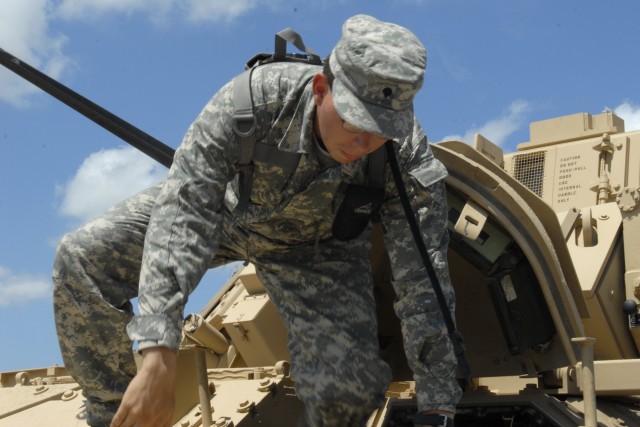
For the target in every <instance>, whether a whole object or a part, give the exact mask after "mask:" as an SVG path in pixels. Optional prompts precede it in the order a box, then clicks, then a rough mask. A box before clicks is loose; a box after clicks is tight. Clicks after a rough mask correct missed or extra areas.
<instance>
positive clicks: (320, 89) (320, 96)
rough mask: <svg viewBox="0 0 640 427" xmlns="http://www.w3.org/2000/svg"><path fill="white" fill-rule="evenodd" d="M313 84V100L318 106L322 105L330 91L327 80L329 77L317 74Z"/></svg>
mask: <svg viewBox="0 0 640 427" xmlns="http://www.w3.org/2000/svg"><path fill="white" fill-rule="evenodd" d="M311 84H312V87H313V100H314V101H315V103H316V105H320V104H322V101H323V100H324V97H325V95H326V94H327V91H328V90H329V81H328V80H327V76H325V75H324V74H322V73H316V74H315V75H314V76H313V80H312V81H311Z"/></svg>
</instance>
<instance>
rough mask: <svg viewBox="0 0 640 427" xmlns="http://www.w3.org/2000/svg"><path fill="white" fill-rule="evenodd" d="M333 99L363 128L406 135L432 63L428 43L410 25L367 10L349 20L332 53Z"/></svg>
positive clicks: (339, 109)
mask: <svg viewBox="0 0 640 427" xmlns="http://www.w3.org/2000/svg"><path fill="white" fill-rule="evenodd" d="M329 64H330V66H331V71H332V73H333V74H334V76H335V80H334V83H333V87H332V92H333V102H334V104H335V108H336V111H337V112H338V114H339V115H340V117H341V118H342V119H343V120H344V121H346V122H348V123H351V124H353V125H355V126H357V127H358V128H360V129H362V130H365V131H368V132H372V133H375V134H381V135H384V136H386V137H389V138H401V137H404V136H406V135H407V134H409V133H410V132H411V129H412V128H413V98H414V96H415V95H416V93H417V92H418V91H419V90H420V88H421V87H422V83H423V81H424V72H425V69H426V65H427V53H426V50H425V48H424V45H423V44H422V43H421V42H420V40H419V39H418V38H417V37H416V36H415V35H414V34H413V33H412V32H411V31H409V30H408V29H406V28H404V27H401V26H399V25H396V24H392V23H388V22H382V21H379V20H378V19H376V18H373V17H371V16H367V15H356V16H353V17H351V18H349V19H347V20H346V21H345V23H344V24H343V26H342V37H341V39H340V40H339V41H338V44H337V45H336V47H335V48H334V49H333V51H332V52H331V57H330V59H329Z"/></svg>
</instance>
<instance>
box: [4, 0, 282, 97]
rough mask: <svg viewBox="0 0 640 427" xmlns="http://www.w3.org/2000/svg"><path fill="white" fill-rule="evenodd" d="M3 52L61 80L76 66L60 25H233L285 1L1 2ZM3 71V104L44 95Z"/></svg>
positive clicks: (106, 0) (133, 0)
mask: <svg viewBox="0 0 640 427" xmlns="http://www.w3.org/2000/svg"><path fill="white" fill-rule="evenodd" d="M0 1H1V3H0V47H1V48H2V49H4V50H6V51H7V52H9V53H11V54H12V55H15V56H16V57H18V58H19V59H21V60H22V61H25V62H26V63H28V64H29V65H31V66H33V67H34V68H36V69H38V70H41V71H43V72H44V73H45V74H47V75H49V76H50V77H52V78H54V79H56V80H58V79H60V76H61V75H62V74H63V73H64V72H65V70H66V69H67V68H68V67H69V65H70V64H71V63H72V62H73V61H72V59H71V57H70V56H69V55H68V54H65V52H64V48H65V46H66V43H67V40H68V38H67V36H65V35H64V34H61V33H58V32H56V31H55V30H53V29H52V27H54V26H55V23H56V20H77V21H86V20H98V19H101V18H104V17H105V16H106V15H131V14H134V13H141V14H145V15H147V16H148V17H149V20H150V21H152V22H153V23H155V24H164V23H166V22H167V21H170V20H171V21H177V20H183V21H187V22H191V23H211V22H229V21H232V20H234V19H236V18H237V17H239V16H241V15H242V14H244V13H246V12H247V11H249V10H251V9H254V8H256V7H258V6H259V5H260V4H264V5H273V4H277V3H278V2H279V1H280V0H269V1H266V0H233V1H227V0H61V1H57V0H55V1H54V0H19V1H18V0H0ZM39 92H40V90H39V89H37V88H36V87H35V86H33V85H32V84H30V83H28V82H27V81H25V80H24V79H22V78H21V77H18V76H17V75H15V74H14V73H13V72H11V71H9V70H7V69H5V68H4V67H2V66H0V100H1V101H6V102H8V103H10V104H12V105H14V106H16V107H27V106H28V105H29V95H31V94H33V93H39Z"/></svg>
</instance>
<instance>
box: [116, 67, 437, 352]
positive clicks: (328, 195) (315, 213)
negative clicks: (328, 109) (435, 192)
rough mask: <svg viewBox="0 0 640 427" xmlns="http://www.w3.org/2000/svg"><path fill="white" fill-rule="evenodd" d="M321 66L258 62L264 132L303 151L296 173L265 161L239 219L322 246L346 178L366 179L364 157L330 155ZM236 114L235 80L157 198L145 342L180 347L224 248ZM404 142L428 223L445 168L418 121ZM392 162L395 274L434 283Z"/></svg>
mask: <svg viewBox="0 0 640 427" xmlns="http://www.w3.org/2000/svg"><path fill="white" fill-rule="evenodd" d="M320 71H321V68H320V67H317V66H310V65H301V64H292V63H275V64H269V65H264V66H261V67H258V68H257V69H256V70H255V71H254V73H253V77H252V80H251V82H252V94H253V101H254V106H255V109H256V118H257V120H258V132H260V140H261V141H262V142H264V143H268V144H274V145H277V146H278V148H279V149H280V150H282V151H288V152H295V153H301V154H302V155H301V159H300V164H299V166H298V168H297V170H296V171H295V173H293V175H292V176H290V174H289V173H285V172H283V171H282V169H279V168H278V167H277V166H273V165H268V164H260V163H256V165H255V171H254V180H253V189H252V193H251V202H250V204H249V205H248V207H247V209H246V210H245V211H244V212H243V213H242V214H239V215H237V216H236V217H235V218H234V221H235V222H236V224H237V225H238V226H239V227H243V228H245V229H247V230H249V231H251V232H255V233H259V234H260V235H262V236H266V237H267V238H269V239H272V240H273V241H274V243H276V244H279V245H280V244H291V245H298V244H314V242H317V241H318V240H319V239H324V238H327V237H330V235H331V225H332V222H333V218H334V215H335V213H336V210H337V208H338V206H339V205H340V202H341V199H342V197H343V192H344V188H343V187H344V186H342V185H341V184H342V183H350V182H355V183H361V182H362V180H363V177H364V171H363V169H364V166H365V165H366V159H365V158H362V159H359V160H357V161H354V162H352V163H349V164H340V163H338V162H336V161H334V160H332V159H330V158H328V157H327V154H326V153H324V154H323V153H322V152H321V150H320V149H319V147H318V144H317V142H316V140H315V137H314V131H313V123H314V117H315V104H314V102H313V94H312V90H311V89H312V88H311V78H312V77H313V75H314V74H315V73H317V72H320ZM233 114H234V105H233V85H232V82H229V83H228V84H227V85H225V86H224V87H223V88H222V89H221V90H220V91H218V93H216V94H215V95H214V97H213V98H212V99H211V101H210V102H209V103H208V104H207V105H206V106H205V107H204V109H203V111H202V112H201V113H200V115H199V116H198V117H197V118H196V120H195V121H194V123H193V124H192V125H191V127H190V128H189V130H188V132H187V133H186V135H185V137H184V140H183V141H182V143H181V145H180V147H179V149H178V150H177V152H176V155H175V158H174V163H173V166H172V167H171V170H170V171H169V175H168V178H167V180H166V182H165V183H164V187H163V190H162V191H161V193H160V195H159V197H158V200H157V203H156V206H155V208H154V210H153V213H152V217H151V222H150V224H149V228H148V231H147V235H146V240H145V248H144V255H143V263H142V271H141V275H140V297H139V311H140V314H139V315H138V316H136V318H135V319H134V320H133V321H132V322H131V323H130V324H129V327H128V328H127V330H128V332H129V335H130V337H131V338H132V339H134V340H138V341H139V348H141V349H143V348H145V347H151V346H157V345H160V346H165V347H169V348H171V349H173V350H174V351H177V348H178V345H179V342H180V338H181V324H182V317H183V309H184V305H185V302H186V299H187V297H188V295H189V294H190V292H191V291H192V290H193V289H194V288H195V286H196V285H197V284H198V282H199V281H200V280H201V278H202V276H203V275H204V273H205V272H206V270H207V269H208V268H209V266H210V263H211V260H212V259H213V257H214V256H215V253H216V249H217V247H218V242H219V238H220V230H221V221H222V219H221V218H222V212H223V210H225V209H229V210H230V209H232V208H233V206H234V199H235V198H236V197H237V196H238V195H237V191H235V192H234V186H232V185H229V184H230V183H231V182H232V180H233V179H234V178H235V176H236V172H237V168H236V162H237V159H238V155H239V148H238V139H237V137H236V135H235V133H234V130H233ZM396 143H397V144H398V146H399V149H398V150H397V152H398V161H399V164H400V168H401V170H402V173H403V176H404V180H405V184H406V185H407V191H408V193H409V195H410V197H411V199H412V204H413V208H414V211H415V212H416V214H417V215H418V219H419V221H420V223H421V224H420V225H421V227H422V228H423V230H428V224H426V223H425V222H426V221H425V215H424V212H426V210H428V209H429V208H430V207H431V203H432V200H431V199H430V197H429V193H428V187H429V186H430V185H431V184H433V183H435V182H437V181H439V180H441V179H442V178H444V177H445V176H446V170H445V168H444V166H443V165H442V164H441V163H440V162H439V161H438V160H436V159H435V158H434V157H433V154H432V152H431V149H430V147H429V144H428V143H427V139H426V135H425V133H424V132H423V130H422V128H421V127H420V125H419V124H418V122H417V121H415V120H414V129H413V133H412V134H411V135H410V136H409V137H407V138H405V139H404V140H402V141H396ZM386 169H387V170H386V177H385V183H386V184H385V192H386V196H385V201H384V203H383V205H382V208H381V211H380V213H381V220H382V225H383V229H384V230H385V244H386V247H387V249H388V252H389V255H390V257H391V263H392V269H393V276H394V281H395V282H400V283H401V282H403V281H404V282H407V281H412V282H422V283H428V278H427V275H426V273H425V272H424V267H422V263H421V261H420V257H419V255H418V254H416V253H414V252H416V251H415V249H413V248H414V247H415V246H414V244H413V240H412V239H413V238H412V236H411V232H410V230H409V227H408V225H407V223H406V219H405V216H404V211H403V210H402V206H401V204H400V201H399V199H398V196H397V190H396V188H395V185H394V183H393V179H392V177H391V174H390V171H389V168H388V167H387V168H386ZM227 190H228V191H227ZM225 194H226V197H225ZM440 205H441V204H438V206H440ZM425 237H428V236H426V235H425ZM427 242H429V240H427ZM428 246H429V243H428Z"/></svg>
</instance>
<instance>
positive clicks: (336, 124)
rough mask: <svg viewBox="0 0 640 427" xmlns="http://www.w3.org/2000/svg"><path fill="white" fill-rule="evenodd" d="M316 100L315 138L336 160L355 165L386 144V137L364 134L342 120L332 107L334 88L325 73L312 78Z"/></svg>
mask: <svg viewBox="0 0 640 427" xmlns="http://www.w3.org/2000/svg"><path fill="white" fill-rule="evenodd" d="M313 98H314V102H315V104H316V120H315V124H314V130H315V132H316V137H319V138H320V139H321V140H322V142H323V143H324V146H325V148H326V149H327V151H328V152H329V154H330V155H331V157H332V158H333V159H334V160H336V161H338V162H340V163H350V162H353V161H354V160H357V159H359V158H360V157H362V156H365V155H367V154H369V153H372V152H374V151H375V150H377V149H378V148H380V147H381V146H382V145H383V144H384V143H385V142H386V138H383V137H381V136H377V135H374V134H371V133H369V132H364V131H361V130H359V129H357V128H356V127H355V126H353V125H350V124H349V123H345V122H344V121H343V120H342V119H341V118H340V116H339V115H338V112H337V111H336V109H335V106H334V104H333V97H332V94H331V88H330V87H329V85H328V82H327V78H326V76H325V75H324V74H322V73H318V74H316V75H315V76H314V78H313Z"/></svg>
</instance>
